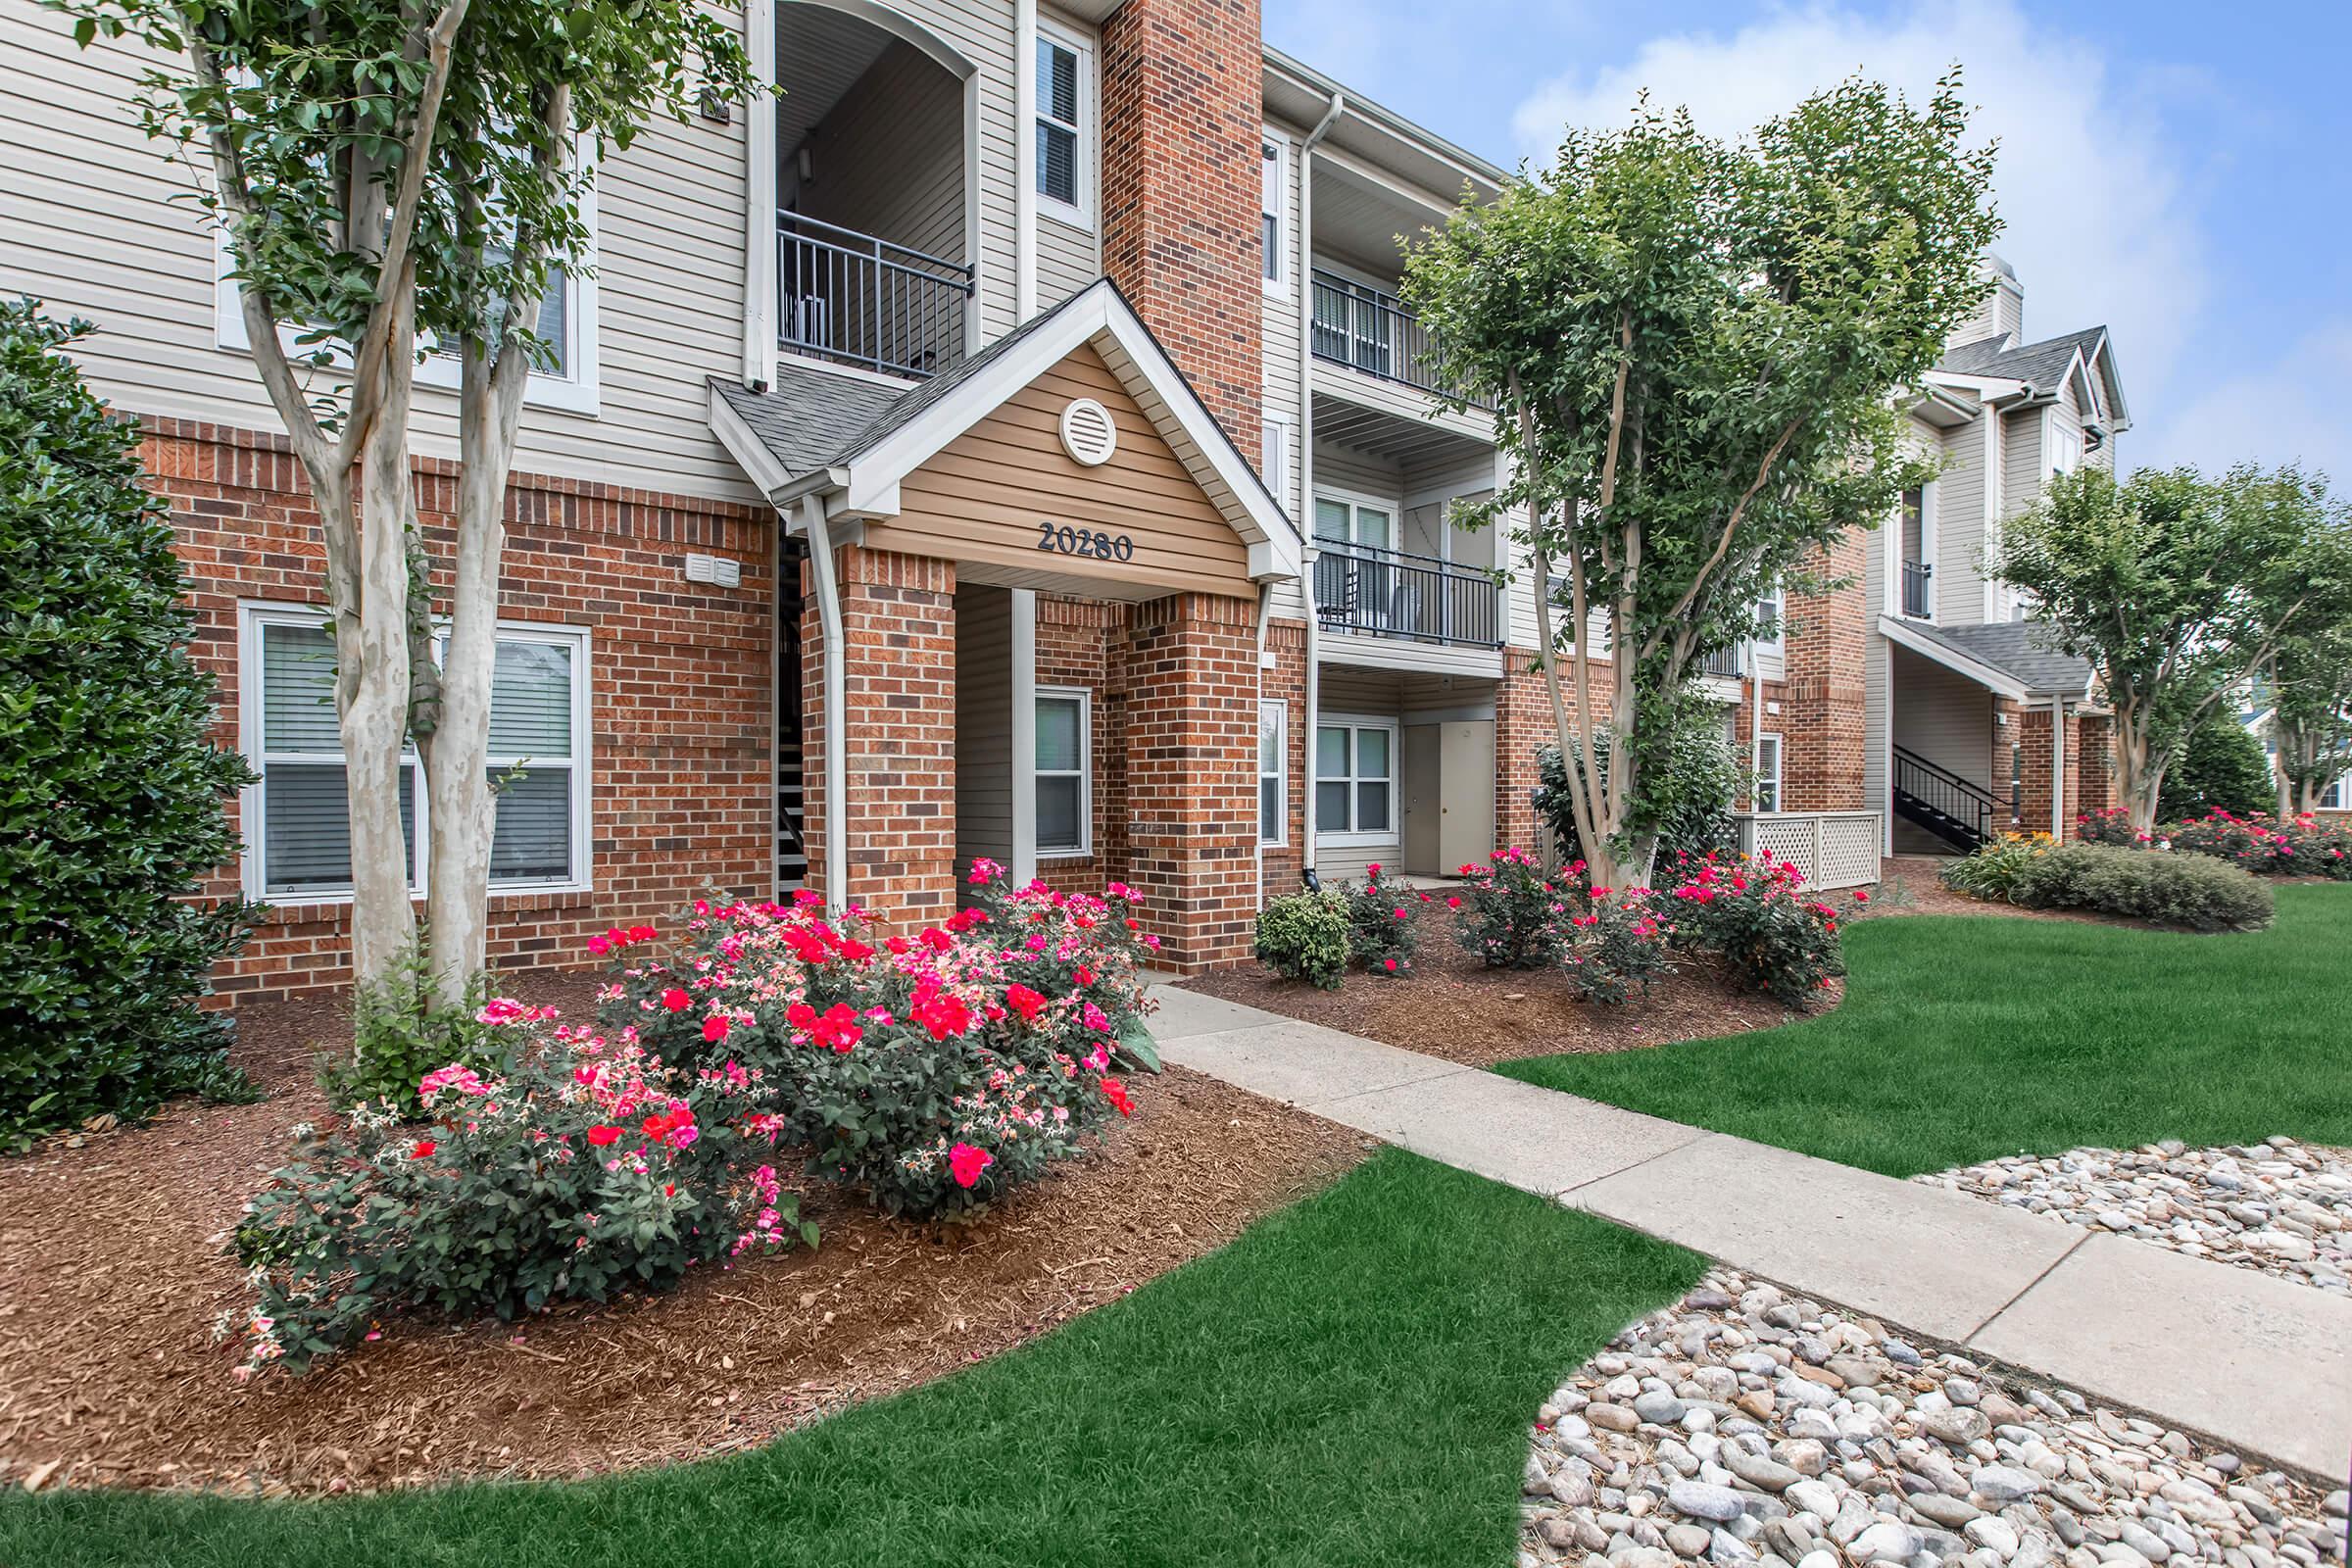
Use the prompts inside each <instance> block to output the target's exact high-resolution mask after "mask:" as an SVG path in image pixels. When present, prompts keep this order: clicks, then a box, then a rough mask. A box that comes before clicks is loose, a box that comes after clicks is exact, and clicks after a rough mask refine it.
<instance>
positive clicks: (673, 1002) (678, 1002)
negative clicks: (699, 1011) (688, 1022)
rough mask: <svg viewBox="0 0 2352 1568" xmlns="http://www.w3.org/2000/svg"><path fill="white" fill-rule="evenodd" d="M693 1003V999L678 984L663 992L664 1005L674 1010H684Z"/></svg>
mask: <svg viewBox="0 0 2352 1568" xmlns="http://www.w3.org/2000/svg"><path fill="white" fill-rule="evenodd" d="M662 1005H663V1006H664V1007H667V1008H668V1009H669V1010H670V1011H672V1012H684V1011H685V1010H686V1009H687V1008H688V1007H689V1006H691V1005H693V999H692V998H690V997H688V996H687V995H686V993H685V992H683V991H680V990H679V989H678V988H677V987H676V986H671V987H670V988H669V989H668V990H667V991H664V992H662Z"/></svg>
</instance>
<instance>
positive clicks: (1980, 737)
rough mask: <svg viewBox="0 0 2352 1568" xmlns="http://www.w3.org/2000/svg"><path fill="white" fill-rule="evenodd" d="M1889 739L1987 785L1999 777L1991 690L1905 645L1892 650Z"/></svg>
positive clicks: (2003, 776)
mask: <svg viewBox="0 0 2352 1568" xmlns="http://www.w3.org/2000/svg"><path fill="white" fill-rule="evenodd" d="M1892 655H1893V660H1892V674H1893V685H1894V730H1893V734H1894V744H1895V745H1897V746H1900V747H1901V748H1903V750H1905V751H1907V752H1913V753H1916V754H1917V755H1919V756H1921V757H1924V758H1926V759H1927V760H1929V761H1931V762H1934V763H1935V764H1936V766H1938V767H1943V768H1948V769H1950V770H1951V771H1952V772H1954V773H1957V774H1959V775H1960V776H1961V777H1962V778H1964V779H1967V780H1968V781H1969V782H1970V783H1972V784H1981V785H1984V786H1985V787H1986V788H1988V789H1989V788H1992V787H1994V781H1995V780H1996V779H1998V780H1999V781H2000V787H2001V788H2003V789H2005V788H2006V787H2007V783H2008V766H2007V762H2006V760H2003V761H2002V762H2001V764H2000V766H1999V768H1998V769H1997V771H1996V768H1995V765H1994V759H1993V739H1992V731H1993V723H1992V694H1991V693H1990V692H1988V691H1986V690H1985V688H1984V687H1982V686H1980V685H1978V684H1977V683H1976V682H1975V681H1973V680H1970V679H1969V678H1968V677H1966V676H1965V675H1960V674H1956V673H1954V672H1953V671H1951V670H1948V669H1946V668H1944V667H1943V666H1942V665H1941V664H1938V663H1936V662H1935V661H1933V660H1930V659H1922V658H1921V657H1920V656H1919V655H1917V654H1915V653H1913V652H1911V650H1909V649H1908V648H1896V649H1893V650H1892Z"/></svg>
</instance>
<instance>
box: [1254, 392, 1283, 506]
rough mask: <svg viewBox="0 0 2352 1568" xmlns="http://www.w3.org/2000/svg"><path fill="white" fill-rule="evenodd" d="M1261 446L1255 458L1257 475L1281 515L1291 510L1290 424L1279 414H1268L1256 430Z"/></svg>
mask: <svg viewBox="0 0 2352 1568" xmlns="http://www.w3.org/2000/svg"><path fill="white" fill-rule="evenodd" d="M1258 435H1259V439H1260V440H1261V441H1262V442H1263V443H1264V446H1263V450H1262V451H1261V452H1260V454H1259V463H1258V469H1257V471H1258V475H1259V476H1260V477H1261V478H1263V479H1264V480H1265V481H1266V491H1267V493H1268V494H1269V495H1271V496H1273V498H1274V501H1275V504H1276V505H1278V506H1280V507H1281V508H1282V509H1283V511H1284V512H1286V513H1287V512H1289V511H1290V509H1291V421H1290V420H1289V419H1288V418H1286V417H1283V416H1282V415H1279V414H1269V415H1267V416H1266V417H1264V419H1263V420H1262V421H1261V422H1260V424H1259V427H1258Z"/></svg>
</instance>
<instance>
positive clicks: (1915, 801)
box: [1892, 746, 2015, 855]
mask: <svg viewBox="0 0 2352 1568" xmlns="http://www.w3.org/2000/svg"><path fill="white" fill-rule="evenodd" d="M1893 785H1894V788H1893V792H1892V793H1893V797H1894V814H1895V816H1896V817H1897V818H1898V819H1899V820H1901V821H1905V822H1909V823H1910V824H1912V825H1913V826H1914V827H1917V828H1919V829H1920V830H1921V831H1923V832H1925V833H1927V834H1928V835H1929V836H1930V837H1932V838H1934V839H1935V840H1936V842H1938V843H1940V844H1943V845H1945V846H1948V847H1949V848H1950V849H1952V850H1954V851H1956V852H1958V853H1959V854H1962V855H1973V854H1975V853H1976V852H1977V851H1978V850H1981V849H1983V848H1984V847H1985V845H1986V844H1988V843H1990V842H1991V840H1992V838H1993V835H1994V834H1996V833H1998V832H1999V831H2000V830H2001V828H2002V827H2003V826H2005V825H2006V824H2007V823H2008V822H2009V821H2010V820H2011V818H2012V816H2013V815H2014V806H2015V803H2014V802H2011V801H2008V800H2005V799H2003V798H2002V797H2000V796H1998V795H1995V794H1994V793H1993V792H1992V791H1991V790H1989V789H1987V788H1985V786H1984V785H1982V784H1979V783H1977V782H1975V781H1974V780H1973V779H1965V778H1962V777H1961V776H1960V775H1959V774H1957V773H1955V772H1953V771H1952V770H1951V769H1949V768H1947V767H1943V766H1941V765H1939V764H1937V763H1935V762H1931V761H1929V760H1927V759H1926V758H1924V757H1922V756H1920V755H1919V754H1918V753H1917V752H1912V751H1906V750H1904V749H1903V748H1902V747H1900V746H1897V747H1895V748H1894V779H1893Z"/></svg>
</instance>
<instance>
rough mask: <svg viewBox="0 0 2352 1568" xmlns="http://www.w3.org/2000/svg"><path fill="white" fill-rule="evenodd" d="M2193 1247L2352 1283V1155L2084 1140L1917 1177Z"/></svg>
mask: <svg viewBox="0 0 2352 1568" xmlns="http://www.w3.org/2000/svg"><path fill="white" fill-rule="evenodd" d="M1914 1179H1915V1180H1917V1181H1922V1182H1926V1183H1928V1184H1930V1185H1932V1186H1937V1187H1943V1188H1947V1189H1949V1190H1951V1191H1953V1192H1960V1193H1966V1194H1969V1195H1970V1196H1972V1197H1976V1198H1983V1199H1988V1200H1990V1201H1993V1202H1996V1203H2000V1204H2003V1205H2005V1206H2007V1207H2010V1208H2022V1209H2024V1210H2025V1211H2026V1212H2027V1213H2029V1214H2048V1215H2050V1216H2052V1217H2053V1218H2056V1219H2062V1220H2065V1221H2066V1222H2067V1223H2068V1224H2070V1225H2080V1226H2082V1227H2083V1228H2084V1229H2086V1230H2098V1231H2113V1232H2114V1233H2116V1234H2117V1235H2119V1236H2130V1237H2132V1238H2135V1239H2136V1240H2139V1241H2143V1242H2152V1243H2154V1244H2155V1245H2156V1246H2158V1247H2169V1248H2171V1249H2172V1250H2174V1251H2176V1252H2185V1253H2187V1254H2188V1255H2189V1256H2191V1257H2205V1258H2211V1259H2213V1260H2214V1261H2215V1262H2218V1263H2229V1264H2232V1265H2234V1266H2236V1267H2238V1268H2251V1269H2259V1270H2261V1271H2262V1272H2263V1273H2265V1274H2276V1275H2278V1276H2279V1277H2281V1278H2284V1279H2290V1280H2294V1281H2296V1282H2297V1283H2299V1284H2304V1285H2315V1286H2318V1287H2319V1288H2320V1289H2322V1290H2327V1291H2336V1292H2352V1153H2347V1152H2345V1151H2343V1150H2340V1149H2327V1148H2322V1147H2320V1146H2318V1145H2314V1144H2299V1143H2296V1142H2295V1141H2294V1140H2293V1139H2291V1138H2273V1139H2271V1140H2270V1141H2269V1142H2268V1143H2264V1144H2254V1145H2249V1146H2244V1147H2239V1148H2220V1149H2188V1148H2184V1147H2183V1146H2182V1145H2180V1144H2179V1143H2177V1142H2167V1143H2162V1144H2148V1145H2145V1146H2143V1147H2141V1148H2138V1149H2076V1150H2070V1151H2069V1152H2066V1153H2063V1154H2057V1155H2053V1156H2047V1157H2041V1156H2035V1155H2032V1154H2021V1155H2017V1156H2014V1157H2012V1158H2008V1159H1993V1160H1987V1161H1985V1163H1984V1164H1982V1165H1969V1166H1966V1167H1964V1168H1962V1169H1959V1170H1948V1171H1939V1172H1936V1173H1935V1174H1932V1175H1927V1176H1920V1177H1916V1178H1914Z"/></svg>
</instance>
